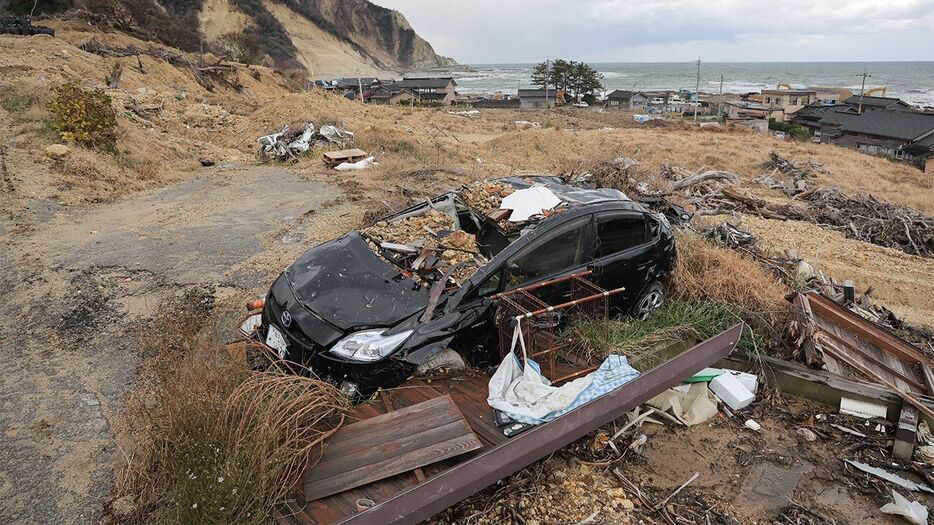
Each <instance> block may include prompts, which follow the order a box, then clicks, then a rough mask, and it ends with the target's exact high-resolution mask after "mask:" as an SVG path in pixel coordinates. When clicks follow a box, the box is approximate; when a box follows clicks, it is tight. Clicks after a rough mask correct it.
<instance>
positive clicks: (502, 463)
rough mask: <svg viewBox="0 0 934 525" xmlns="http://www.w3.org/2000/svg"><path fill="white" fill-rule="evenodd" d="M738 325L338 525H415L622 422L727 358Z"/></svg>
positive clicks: (737, 340)
mask: <svg viewBox="0 0 934 525" xmlns="http://www.w3.org/2000/svg"><path fill="white" fill-rule="evenodd" d="M742 331H743V324H742V323H739V324H737V325H735V326H733V327H732V328H730V329H729V330H726V331H725V332H722V333H720V334H719V335H716V336H714V337H712V338H710V339H708V340H706V341H704V342H702V343H700V344H698V345H695V346H693V347H692V348H690V349H688V350H686V351H684V352H682V353H681V354H679V355H678V356H676V357H674V358H672V359H671V360H669V361H668V362H666V363H664V364H661V365H659V366H657V367H655V368H653V369H651V370H649V371H648V372H645V373H644V374H641V375H640V376H639V377H637V378H636V379H634V380H632V381H631V382H629V383H627V384H626V385H624V386H622V387H620V388H618V389H616V390H614V391H613V392H610V393H608V394H606V395H604V396H601V397H599V398H597V399H594V400H593V401H591V402H589V403H587V404H585V405H583V406H581V407H578V408H576V409H574V410H572V411H571V412H568V413H567V414H565V415H563V416H561V417H559V418H557V419H555V420H554V421H551V422H549V423H545V424H544V425H539V426H537V427H535V428H533V429H531V430H528V431H526V432H524V433H522V434H519V435H517V436H515V437H513V438H512V439H510V440H508V441H506V442H504V443H502V444H500V445H497V446H496V447H493V448H491V449H489V450H487V451H486V452H484V453H482V454H479V455H478V456H476V457H474V458H471V459H469V460H467V461H465V462H463V463H461V464H459V465H456V466H454V467H452V468H450V469H448V470H446V471H444V472H442V473H440V474H438V475H437V476H434V477H432V478H430V479H428V480H427V481H425V482H424V483H420V484H418V485H416V486H414V487H412V488H410V489H408V490H406V491H404V492H401V493H399V494H397V495H395V496H393V497H391V498H389V499H387V500H385V501H383V502H381V503H379V504H378V505H376V506H375V507H373V508H371V509H369V510H367V511H366V512H360V513H358V514H355V515H353V516H350V517H348V518H346V519H344V520H343V521H341V522H340V523H341V524H342V525H362V524H366V525H372V524H386V525H391V524H401V523H417V522H420V521H422V520H425V519H428V518H430V517H431V516H434V515H435V514H437V513H438V512H441V511H442V510H444V509H446V508H448V507H450V506H451V505H454V504H456V503H457V502H459V501H461V500H463V499H464V498H467V497H469V496H471V495H473V494H475V493H477V492H479V491H480V490H482V489H484V488H485V487H487V486H489V485H492V484H493V483H496V482H497V481H499V480H501V479H503V478H505V477H506V476H509V475H511V474H514V473H515V472H517V471H519V470H520V469H522V468H524V467H526V466H528V465H530V464H532V463H533V462H535V461H537V460H539V459H541V458H543V457H545V456H547V455H548V454H550V453H552V452H554V451H556V450H558V449H560V448H561V447H564V446H566V445H568V444H570V443H572V442H574V441H575V440H577V439H580V438H581V437H583V436H585V435H587V434H588V433H590V432H591V431H593V430H595V429H597V428H599V427H601V426H603V425H605V424H607V423H609V422H610V421H613V420H614V419H616V418H618V417H621V416H622V415H624V414H625V413H626V412H629V411H630V410H632V409H633V408H635V407H636V406H638V405H639V404H641V403H644V402H646V401H648V400H649V399H651V398H652V397H654V396H656V395H658V394H660V393H661V392H663V391H665V390H666V389H668V388H671V387H673V386H675V385H677V384H678V383H680V382H681V381H682V380H683V379H684V378H686V377H689V376H691V375H692V374H694V373H697V372H698V371H700V370H702V369H703V368H704V367H706V366H710V365H711V364H713V363H715V362H717V361H718V360H720V359H722V358H724V357H726V356H727V355H729V354H730V352H732V351H733V349H734V348H735V347H736V344H737V343H738V342H739V338H740V335H741V334H742Z"/></svg>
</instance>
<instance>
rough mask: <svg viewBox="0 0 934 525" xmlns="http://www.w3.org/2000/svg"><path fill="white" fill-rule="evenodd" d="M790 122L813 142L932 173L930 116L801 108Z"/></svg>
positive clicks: (892, 111) (844, 107) (894, 111)
mask: <svg viewBox="0 0 934 525" xmlns="http://www.w3.org/2000/svg"><path fill="white" fill-rule="evenodd" d="M865 98H868V97H865ZM877 98H881V97H877ZM891 107H896V108H900V107H901V106H899V105H894V106H891ZM792 122H793V123H795V124H798V125H801V126H805V127H807V128H808V129H809V130H810V132H811V134H812V136H813V137H814V139H815V141H817V142H821V143H824V144H837V145H839V146H843V147H847V148H852V149H855V150H857V151H861V152H863V153H868V154H871V155H885V156H887V157H892V158H894V159H898V160H901V161H904V162H907V163H910V164H914V165H915V166H918V167H919V168H921V169H923V170H925V171H931V172H934V113H919V112H914V111H903V110H901V109H885V108H877V109H870V110H867V109H866V107H865V106H864V107H863V112H862V113H859V112H858V111H857V110H856V109H855V108H854V107H853V106H851V105H850V104H841V105H837V106H811V107H808V108H805V109H803V110H801V111H799V112H798V113H797V114H795V116H794V118H793V119H792Z"/></svg>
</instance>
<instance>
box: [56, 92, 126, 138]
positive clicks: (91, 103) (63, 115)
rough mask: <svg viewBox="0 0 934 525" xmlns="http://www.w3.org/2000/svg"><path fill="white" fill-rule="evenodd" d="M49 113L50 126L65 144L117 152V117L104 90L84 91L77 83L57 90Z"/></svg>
mask: <svg viewBox="0 0 934 525" xmlns="http://www.w3.org/2000/svg"><path fill="white" fill-rule="evenodd" d="M49 113H50V114H51V117H50V119H51V120H50V122H49V125H50V127H51V128H52V129H53V130H55V131H57V132H58V134H59V136H61V138H62V140H65V141H69V142H77V143H78V144H82V145H84V146H89V147H92V148H97V149H100V150H105V151H113V150H114V149H115V148H116V144H117V131H116V130H117V113H116V111H114V109H113V105H112V104H111V99H110V96H109V95H107V94H106V93H104V92H103V91H101V90H100V89H93V90H85V89H81V86H79V85H78V83H77V82H69V83H67V84H62V85H61V86H58V87H56V88H53V89H52V99H51V100H50V101H49Z"/></svg>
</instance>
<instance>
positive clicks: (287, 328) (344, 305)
mask: <svg viewBox="0 0 934 525" xmlns="http://www.w3.org/2000/svg"><path fill="white" fill-rule="evenodd" d="M675 259H676V254H675V245H674V239H673V236H672V231H671V227H670V225H669V223H668V221H667V219H666V218H665V217H664V216H663V215H662V214H658V213H652V212H650V211H647V210H645V209H644V208H643V207H642V206H640V205H639V204H638V203H635V202H633V201H631V200H630V199H629V198H627V197H626V195H625V194H623V193H622V192H620V191H618V190H614V189H588V188H581V187H577V186H574V185H569V184H566V183H565V182H564V181H563V180H562V179H560V178H557V177H521V178H520V177H509V178H504V179H496V180H487V181H480V182H477V183H474V184H471V185H468V186H465V187H463V188H461V189H460V190H459V191H453V192H450V193H446V194H444V195H440V196H438V197H435V198H432V199H428V200H426V201H425V202H422V203H420V204H418V205H415V206H412V207H410V208H408V209H406V210H403V211H401V212H399V213H396V214H394V215H391V216H389V217H387V218H385V219H383V220H380V221H377V222H376V223H375V224H374V225H372V226H370V227H367V228H364V229H362V230H359V231H353V232H350V233H347V234H346V235H344V236H342V237H340V238H337V239H334V240H332V241H329V242H326V243H323V244H321V245H318V246H315V247H313V248H311V249H310V250H308V251H307V252H305V254H303V255H302V256H301V257H300V258H299V259H298V260H296V261H295V262H294V263H292V264H291V265H290V266H289V267H288V268H286V270H285V271H284V272H283V273H282V274H281V275H280V276H279V277H278V278H277V279H276V281H275V282H274V283H273V285H272V287H271V288H270V290H269V293H268V294H267V296H266V298H265V301H264V303H263V306H262V311H261V313H256V314H255V315H252V316H251V317H249V318H248V319H247V320H246V321H245V322H244V323H243V325H242V326H241V331H242V332H243V333H244V334H245V335H247V336H248V337H250V338H252V339H254V340H256V341H257V342H259V343H262V344H264V345H266V347H268V349H269V350H270V351H271V352H272V353H274V354H275V355H277V356H278V357H279V358H280V359H286V360H289V361H292V362H296V363H300V364H302V365H304V366H307V367H308V368H309V369H310V370H311V371H312V372H313V373H314V374H316V375H317V376H319V377H322V378H325V379H327V380H330V381H333V382H334V383H335V384H338V385H340V387H341V390H342V391H343V392H344V393H345V394H347V395H348V396H350V397H356V396H360V395H363V396H368V395H370V394H371V393H373V392H374V391H376V390H377V389H378V388H380V387H382V388H391V387H395V386H398V385H399V384H401V383H403V382H404V381H405V380H406V379H407V378H408V377H410V376H411V375H413V374H415V373H419V372H422V371H425V370H428V369H431V368H437V367H439V366H444V367H451V368H458V367H464V366H467V365H469V366H486V365H493V364H496V363H497V362H498V361H499V356H500V354H499V349H498V339H497V331H496V328H495V327H494V325H493V320H494V311H495V308H496V301H495V300H493V299H491V298H492V297H494V296H495V295H496V294H498V293H500V292H503V291H507V290H511V289H514V288H516V287H519V286H527V285H530V284H534V283H537V282H541V281H544V280H547V279H553V278H555V277H558V276H562V275H567V274H572V273H577V272H581V271H585V270H590V271H592V277H591V278H592V280H593V281H594V282H595V283H596V284H597V285H599V286H600V287H602V288H604V289H607V290H610V289H617V288H621V287H622V288H625V290H624V291H623V292H622V293H619V294H616V295H613V296H612V298H611V308H612V312H613V313H614V314H615V315H636V316H642V315H645V314H646V313H647V312H649V311H651V310H653V309H656V308H659V307H660V306H661V305H662V304H663V302H664V300H665V283H666V281H667V278H668V276H669V275H670V273H671V271H672V269H673V268H674V264H675ZM550 290H553V291H551V292H549V293H552V294H555V295H556V296H555V297H548V298H545V299H546V302H547V303H548V304H559V303H560V302H561V299H562V297H561V293H562V289H561V288H560V287H556V288H553V289H552V288H550Z"/></svg>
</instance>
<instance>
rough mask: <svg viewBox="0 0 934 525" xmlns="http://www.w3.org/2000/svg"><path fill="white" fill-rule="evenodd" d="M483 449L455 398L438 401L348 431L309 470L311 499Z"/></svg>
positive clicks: (307, 483)
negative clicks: (455, 402) (454, 400)
mask: <svg viewBox="0 0 934 525" xmlns="http://www.w3.org/2000/svg"><path fill="white" fill-rule="evenodd" d="M481 446H482V445H481V444H480V441H479V439H478V438H477V437H476V436H475V435H474V433H473V431H472V430H471V428H470V426H469V425H468V424H467V421H466V420H465V419H464V417H463V416H462V415H461V412H460V410H459V409H458V408H457V405H455V404H454V402H453V400H452V399H451V398H450V396H439V397H435V398H432V399H429V400H427V401H423V402H421V403H417V404H414V405H410V406H407V407H404V408H400V409H397V410H393V411H391V412H387V413H385V414H381V415H379V416H376V417H372V418H369V419H366V420H363V421H360V422H357V423H354V424H352V425H349V426H345V427H342V428H341V430H340V431H339V432H338V433H337V434H336V435H335V436H334V437H333V438H331V441H330V443H329V444H328V446H327V447H326V448H325V451H324V454H323V456H322V457H321V459H320V460H319V461H318V462H317V463H316V464H315V466H314V468H312V469H309V470H307V471H306V473H305V498H306V500H317V499H321V498H323V497H325V496H329V495H332V494H336V493H340V492H344V491H346V490H349V489H351V488H356V487H360V486H364V485H367V484H369V483H372V482H374V481H378V480H380V479H385V478H387V477H390V476H393V475H396V474H401V473H405V472H410V471H413V470H414V469H416V468H418V467H423V466H426V465H431V464H434V463H437V462H439V461H443V460H445V459H449V458H452V457H455V456H459V455H461V454H463V453H465V452H469V451H471V450H476V449H478V448H481Z"/></svg>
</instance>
